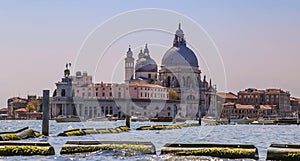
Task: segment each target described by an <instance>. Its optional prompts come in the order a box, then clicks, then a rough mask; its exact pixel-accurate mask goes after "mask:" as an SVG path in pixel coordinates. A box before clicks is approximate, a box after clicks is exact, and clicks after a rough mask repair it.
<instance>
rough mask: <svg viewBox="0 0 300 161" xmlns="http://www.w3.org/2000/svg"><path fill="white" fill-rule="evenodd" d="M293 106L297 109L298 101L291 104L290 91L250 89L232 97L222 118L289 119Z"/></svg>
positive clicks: (225, 107)
mask: <svg viewBox="0 0 300 161" xmlns="http://www.w3.org/2000/svg"><path fill="white" fill-rule="evenodd" d="M228 100H229V99H228ZM293 106H294V108H295V109H296V108H297V107H298V102H296V99H294V100H293V101H292V102H291V99H290V93H289V92H288V91H283V90H281V89H265V90H258V89H256V88H248V89H245V90H244V91H239V92H238V95H237V98H234V97H232V99H230V101H228V102H227V101H225V103H224V104H223V109H222V113H221V117H223V118H228V117H229V116H231V117H236V118H245V117H248V118H259V117H287V116H291V115H292V108H291V107H293Z"/></svg>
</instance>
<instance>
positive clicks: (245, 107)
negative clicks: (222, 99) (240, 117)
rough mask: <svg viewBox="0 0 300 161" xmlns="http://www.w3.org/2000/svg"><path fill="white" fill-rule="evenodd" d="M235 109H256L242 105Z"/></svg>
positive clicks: (237, 105)
mask: <svg viewBox="0 0 300 161" xmlns="http://www.w3.org/2000/svg"><path fill="white" fill-rule="evenodd" d="M235 107H236V108H237V109H254V108H255V107H254V106H253V105H241V104H236V105H235Z"/></svg>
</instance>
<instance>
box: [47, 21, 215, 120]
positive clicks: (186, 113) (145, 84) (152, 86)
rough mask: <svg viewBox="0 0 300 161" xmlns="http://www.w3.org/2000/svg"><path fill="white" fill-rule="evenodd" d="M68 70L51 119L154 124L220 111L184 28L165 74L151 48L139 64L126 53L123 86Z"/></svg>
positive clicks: (165, 58) (177, 36)
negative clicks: (137, 118) (127, 119)
mask: <svg viewBox="0 0 300 161" xmlns="http://www.w3.org/2000/svg"><path fill="white" fill-rule="evenodd" d="M66 67H67V68H66V69H65V72H64V77H63V78H62V80H61V81H60V82H57V83H56V90H55V92H54V95H53V97H52V98H51V101H50V102H51V109H52V111H51V115H52V117H57V116H59V115H79V116H82V117H83V118H85V119H89V118H93V117H103V116H106V115H112V116H116V117H119V118H123V117H124V116H125V114H128V115H135V114H141V115H143V116H145V117H148V118H150V117H154V116H173V114H174V112H176V114H177V115H178V116H180V117H184V118H196V117H197V116H204V115H205V114H206V113H207V112H208V110H209V108H210V107H212V108H215V107H216V87H215V86H214V85H212V83H211V81H210V82H209V83H208V82H207V81H206V77H205V76H204V77H203V79H201V75H200V74H201V70H200V69H199V64H198V59H197V57H196V55H195V54H194V52H193V51H192V50H191V49H189V48H188V47H187V45H186V40H185V38H184V33H183V31H182V29H181V27H180V25H179V28H178V30H177V31H176V33H175V35H174V41H173V46H172V47H171V48H170V49H169V50H168V51H167V52H166V53H165V54H164V56H163V59H162V62H161V69H160V70H158V65H157V63H156V62H155V60H153V59H152V58H151V55H150V50H149V47H148V45H147V44H146V45H145V48H144V50H140V52H139V53H138V58H137V59H136V62H135V58H134V56H133V51H132V50H131V47H129V49H128V51H127V52H126V55H125V67H124V69H125V79H124V83H114V82H111V83H103V82H100V83H93V81H92V76H89V75H88V74H87V73H86V72H83V73H81V72H76V75H75V76H71V75H70V70H69V68H68V67H69V66H68V64H67V66H66ZM170 92H173V93H172V95H170Z"/></svg>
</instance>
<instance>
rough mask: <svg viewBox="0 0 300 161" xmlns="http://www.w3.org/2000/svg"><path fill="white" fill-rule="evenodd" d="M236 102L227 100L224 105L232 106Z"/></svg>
mask: <svg viewBox="0 0 300 161" xmlns="http://www.w3.org/2000/svg"><path fill="white" fill-rule="evenodd" d="M234 104H235V103H233V102H227V103H224V106H232V105H234Z"/></svg>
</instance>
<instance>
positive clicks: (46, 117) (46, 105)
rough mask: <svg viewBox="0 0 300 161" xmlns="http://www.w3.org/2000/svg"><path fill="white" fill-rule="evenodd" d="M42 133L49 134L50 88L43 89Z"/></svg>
mask: <svg viewBox="0 0 300 161" xmlns="http://www.w3.org/2000/svg"><path fill="white" fill-rule="evenodd" d="M42 134H43V135H45V136H49V90H43V125H42Z"/></svg>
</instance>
